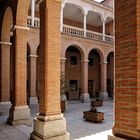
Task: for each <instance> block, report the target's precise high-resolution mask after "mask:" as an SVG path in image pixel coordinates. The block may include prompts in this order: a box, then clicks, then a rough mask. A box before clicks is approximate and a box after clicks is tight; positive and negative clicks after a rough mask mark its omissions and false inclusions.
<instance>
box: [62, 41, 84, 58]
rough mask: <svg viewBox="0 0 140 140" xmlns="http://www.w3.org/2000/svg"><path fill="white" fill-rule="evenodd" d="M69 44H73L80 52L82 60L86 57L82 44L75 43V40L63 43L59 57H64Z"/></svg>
mask: <svg viewBox="0 0 140 140" xmlns="http://www.w3.org/2000/svg"><path fill="white" fill-rule="evenodd" d="M70 46H75V47H76V48H77V49H78V50H79V51H80V54H81V59H82V60H84V59H86V50H85V48H84V46H82V45H81V44H80V43H75V42H68V43H67V44H65V45H63V47H61V48H62V50H61V57H62V58H65V55H66V51H67V49H68V47H70Z"/></svg>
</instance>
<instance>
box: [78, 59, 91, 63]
mask: <svg viewBox="0 0 140 140" xmlns="http://www.w3.org/2000/svg"><path fill="white" fill-rule="evenodd" d="M80 62H81V63H82V62H89V60H88V59H84V60H81V61H80Z"/></svg>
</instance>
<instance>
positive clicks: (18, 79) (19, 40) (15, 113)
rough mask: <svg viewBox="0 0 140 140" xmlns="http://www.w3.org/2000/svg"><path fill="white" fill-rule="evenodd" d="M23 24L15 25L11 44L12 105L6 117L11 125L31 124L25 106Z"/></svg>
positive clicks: (25, 29) (24, 40)
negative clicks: (12, 73) (12, 61)
mask: <svg viewBox="0 0 140 140" xmlns="http://www.w3.org/2000/svg"><path fill="white" fill-rule="evenodd" d="M27 30H28V28H27V27H24V26H17V25H15V26H14V28H13V34H14V38H15V42H14V44H13V46H14V50H15V55H14V57H15V62H14V79H13V82H14V89H13V92H14V93H13V94H14V95H13V100H12V107H11V109H10V114H9V118H8V120H7V121H8V123H10V124H12V125H16V124H27V125H31V124H32V120H31V119H30V109H29V107H28V106H27V95H26V94H27V93H26V72H27V68H26V63H27V62H26V61H27V60H26V53H27V32H28V31H27Z"/></svg>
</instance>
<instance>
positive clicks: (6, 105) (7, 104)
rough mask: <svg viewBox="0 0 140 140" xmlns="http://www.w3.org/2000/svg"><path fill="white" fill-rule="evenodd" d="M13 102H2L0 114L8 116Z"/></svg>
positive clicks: (0, 103)
mask: <svg viewBox="0 0 140 140" xmlns="http://www.w3.org/2000/svg"><path fill="white" fill-rule="evenodd" d="M10 107H11V102H0V116H8V115H9V109H10Z"/></svg>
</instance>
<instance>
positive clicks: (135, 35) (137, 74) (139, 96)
mask: <svg viewBox="0 0 140 140" xmlns="http://www.w3.org/2000/svg"><path fill="white" fill-rule="evenodd" d="M139 15H140V1H139V0H135V1H132V0H127V1H123V0H122V1H118V0H115V25H116V26H115V31H116V33H115V35H116V38H115V122H114V127H113V135H114V136H109V140H120V139H121V140H123V139H124V140H139V139H140V28H139V26H140V16H139ZM130 17H131V18H130ZM132 19H133V20H132ZM124 25H125V26H124Z"/></svg>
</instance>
